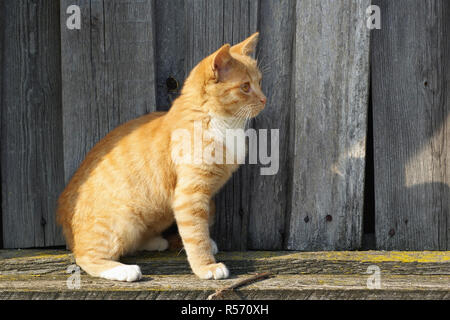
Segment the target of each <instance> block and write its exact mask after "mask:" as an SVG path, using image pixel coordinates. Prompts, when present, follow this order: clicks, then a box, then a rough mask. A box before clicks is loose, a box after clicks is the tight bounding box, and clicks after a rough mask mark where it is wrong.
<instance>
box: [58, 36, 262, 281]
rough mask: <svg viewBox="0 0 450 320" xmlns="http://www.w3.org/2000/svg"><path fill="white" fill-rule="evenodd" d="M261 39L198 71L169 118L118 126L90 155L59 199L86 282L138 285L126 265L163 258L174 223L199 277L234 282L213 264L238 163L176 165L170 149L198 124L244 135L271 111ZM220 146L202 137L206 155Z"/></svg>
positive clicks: (223, 53)
mask: <svg viewBox="0 0 450 320" xmlns="http://www.w3.org/2000/svg"><path fill="white" fill-rule="evenodd" d="M257 38H258V33H255V34H254V35H252V36H250V37H249V38H248V39H246V40H244V41H243V42H241V43H239V44H237V45H235V46H233V47H230V45H228V44H227V45H224V46H222V47H221V48H220V49H219V50H217V51H216V52H215V53H213V54H212V55H210V56H208V57H207V58H205V59H204V60H202V61H201V62H200V63H199V64H198V65H197V66H196V67H195V68H194V69H193V70H192V71H191V73H190V75H189V77H188V78H187V79H186V81H185V85H184V87H183V90H182V92H181V95H180V97H178V98H177V99H176V100H175V101H174V103H173V105H172V108H171V109H170V111H169V112H167V113H163V112H155V113H151V114H148V115H145V116H142V117H140V118H138V119H135V120H132V121H130V122H127V123H125V124H123V125H121V126H119V127H117V128H116V129H115V130H113V131H112V132H110V133H109V134H108V135H107V136H106V137H105V138H103V139H102V140H101V141H100V142H99V143H97V144H96V145H95V146H94V148H93V149H92V150H91V151H90V152H89V153H88V155H87V156H86V158H85V159H84V161H83V162H82V164H81V166H80V168H79V169H78V170H77V171H76V173H75V174H74V175H73V177H72V179H71V180H70V182H69V184H68V185H67V187H66V188H65V190H64V191H63V193H62V194H61V196H60V198H59V206H58V211H57V216H58V222H59V223H60V224H61V225H62V227H63V231H64V235H65V237H66V240H67V244H68V246H69V248H70V249H71V250H72V251H73V253H74V256H75V258H76V262H77V264H78V265H79V266H80V267H81V268H82V269H84V270H85V271H86V272H87V273H88V274H90V275H92V276H99V277H103V278H107V279H112V280H122V281H135V280H139V279H140V278H141V276H142V275H141V271H140V269H139V267H138V266H131V265H124V264H122V263H120V262H119V261H118V260H119V258H120V257H121V256H123V255H126V254H129V253H133V252H136V251H139V250H165V249H166V248H167V247H168V242H167V240H166V239H164V238H162V237H161V233H162V232H163V231H164V230H165V229H167V228H168V227H169V226H170V225H171V224H172V223H173V222H174V221H176V223H177V225H178V229H179V233H180V236H181V239H182V242H183V245H184V248H185V250H186V253H187V257H188V261H189V263H190V265H191V268H192V270H193V272H194V273H195V274H196V275H197V276H199V277H200V278H203V279H211V278H214V279H220V278H225V277H227V276H228V270H227V268H226V267H225V266H224V265H223V264H221V263H216V261H215V259H214V253H215V251H217V248H216V247H215V244H214V242H212V240H211V239H210V236H209V226H210V225H211V223H212V220H213V216H214V211H215V209H214V203H213V201H212V197H213V196H214V195H215V194H216V193H217V191H218V190H219V189H220V188H221V187H222V186H223V185H224V184H225V182H226V181H227V180H228V179H229V178H230V176H231V174H232V173H233V172H234V171H235V170H236V169H237V167H238V165H237V164H233V163H232V164H216V163H213V164H206V163H200V164H196V163H181V164H180V163H177V162H175V161H173V159H172V156H171V151H172V150H173V149H174V148H176V147H177V143H180V142H176V141H174V140H173V139H172V137H171V135H172V133H173V132H174V131H175V130H178V129H186V130H188V132H190V133H192V136H194V133H193V130H194V122H195V121H197V122H198V121H200V123H201V124H202V127H203V128H204V129H205V130H206V132H209V131H214V130H215V131H216V132H221V130H223V129H224V128H225V129H226V128H227V126H238V127H239V126H242V125H243V123H244V122H245V121H244V120H245V119H244V118H245V117H254V116H256V115H257V114H258V113H259V112H260V111H261V110H262V109H263V108H264V105H265V102H266V98H265V96H264V94H263V93H262V91H261V88H260V80H261V73H260V71H259V70H258V67H257V62H256V61H255V60H254V59H253V58H251V57H250V56H249V55H250V54H251V53H252V52H253V51H254V49H255V46H256V42H257ZM247 85H248V87H247ZM247 88H248V89H249V90H248V91H247ZM243 115H245V116H243ZM214 139H217V136H209V138H206V139H204V141H203V148H206V147H207V146H208V145H210V144H211V143H213V142H214V141H215V140H214ZM224 148H225V149H226V146H224Z"/></svg>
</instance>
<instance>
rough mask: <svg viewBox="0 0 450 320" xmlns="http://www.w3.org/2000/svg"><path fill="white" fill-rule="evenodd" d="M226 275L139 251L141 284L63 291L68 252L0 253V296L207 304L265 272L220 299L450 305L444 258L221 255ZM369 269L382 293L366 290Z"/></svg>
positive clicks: (96, 282)
mask: <svg viewBox="0 0 450 320" xmlns="http://www.w3.org/2000/svg"><path fill="white" fill-rule="evenodd" d="M218 259H220V261H223V262H225V263H226V264H227V265H228V266H229V267H230V271H231V277H230V278H229V279H224V280H220V281H214V280H200V279H198V278H197V277H196V276H194V275H193V274H192V272H191V270H190V268H189V265H188V263H187V261H186V257H185V256H184V254H181V255H179V254H178V253H177V252H164V253H143V254H140V255H139V256H134V257H128V258H126V259H124V262H126V263H137V264H138V265H139V266H140V267H141V268H142V271H143V274H144V276H143V280H142V281H139V282H134V283H126V282H113V281H109V280H105V279H99V278H92V277H90V276H88V275H87V274H86V273H85V272H81V273H80V278H79V279H80V288H79V289H76V290H74V289H70V288H68V286H67V280H68V278H69V277H70V276H72V278H73V277H74V275H73V274H72V275H71V274H68V273H67V270H68V267H69V266H71V265H73V264H74V258H73V255H72V254H69V253H68V252H67V251H63V250H20V251H11V250H0V298H1V299H18V298H22V299H23V298H28V299H29V298H41V299H42V298H46V299H55V298H59V299H69V298H71V299H74V298H76V299H105V298H110V299H111V298H113V299H114V298H116V299H117V298H122V299H133V300H134V299H189V298H190V299H206V297H208V296H209V295H210V294H211V293H213V292H214V291H215V290H217V289H220V288H223V287H226V286H228V285H230V284H234V283H236V282H238V281H240V280H241V279H247V278H249V277H250V276H251V275H252V274H255V273H261V272H266V271H267V270H269V271H270V272H271V273H272V274H273V276H272V277H271V278H269V279H265V280H263V281H257V282H254V283H251V284H248V285H245V286H243V287H241V288H238V289H235V290H233V291H229V292H226V293H225V295H224V298H225V299H324V298H325V299H333V298H334V299H336V298H337V299H387V298H388V299H392V298H394V299H450V296H449V292H450V252H377V251H369V252H355V251H353V252H311V253H297V252H295V253H292V252H246V253H242V252H226V253H220V254H219V255H218ZM369 266H371V268H374V267H378V268H379V271H380V274H379V275H380V288H379V289H370V288H368V285H367V283H368V280H369V279H370V278H371V277H372V276H373V271H372V272H370V273H369V272H368V270H371V269H369Z"/></svg>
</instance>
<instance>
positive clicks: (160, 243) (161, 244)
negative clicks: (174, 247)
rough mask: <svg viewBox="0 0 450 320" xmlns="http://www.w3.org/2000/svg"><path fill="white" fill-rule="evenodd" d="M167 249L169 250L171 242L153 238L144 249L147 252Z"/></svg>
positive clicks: (161, 238)
mask: <svg viewBox="0 0 450 320" xmlns="http://www.w3.org/2000/svg"><path fill="white" fill-rule="evenodd" d="M167 248H169V241H167V240H166V239H164V238H163V237H155V238H152V239H150V240H149V241H148V242H147V243H146V244H145V245H144V247H143V249H144V250H147V251H164V250H167Z"/></svg>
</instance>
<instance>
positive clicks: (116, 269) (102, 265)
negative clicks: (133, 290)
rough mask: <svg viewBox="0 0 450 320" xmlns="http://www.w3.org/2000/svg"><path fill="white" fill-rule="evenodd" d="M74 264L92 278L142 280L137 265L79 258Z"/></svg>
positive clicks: (84, 257) (86, 257) (85, 257)
mask: <svg viewBox="0 0 450 320" xmlns="http://www.w3.org/2000/svg"><path fill="white" fill-rule="evenodd" d="M76 263H77V265H79V266H80V267H81V269H83V270H84V271H86V272H87V273H88V274H89V275H91V276H93V277H100V278H105V279H109V280H117V281H128V282H132V281H137V280H140V279H141V278H142V273H141V269H140V268H139V266H137V265H127V264H123V263H120V262H117V261H114V260H108V259H101V258H92V257H88V256H81V257H77V258H76Z"/></svg>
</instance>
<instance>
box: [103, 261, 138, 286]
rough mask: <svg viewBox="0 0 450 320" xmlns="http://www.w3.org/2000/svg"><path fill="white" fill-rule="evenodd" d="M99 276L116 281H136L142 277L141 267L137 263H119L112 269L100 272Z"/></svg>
mask: <svg viewBox="0 0 450 320" xmlns="http://www.w3.org/2000/svg"><path fill="white" fill-rule="evenodd" d="M100 277H102V278H105V279H108V280H117V281H128V282H132V281H137V280H140V279H141V278H142V273H141V269H140V268H139V266H137V265H127V264H124V265H121V266H117V267H114V268H112V269H109V270H106V271H103V272H102V273H101V274H100Z"/></svg>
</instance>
